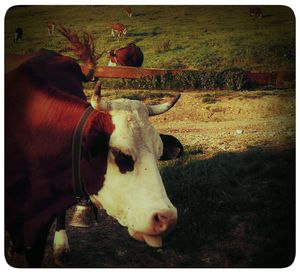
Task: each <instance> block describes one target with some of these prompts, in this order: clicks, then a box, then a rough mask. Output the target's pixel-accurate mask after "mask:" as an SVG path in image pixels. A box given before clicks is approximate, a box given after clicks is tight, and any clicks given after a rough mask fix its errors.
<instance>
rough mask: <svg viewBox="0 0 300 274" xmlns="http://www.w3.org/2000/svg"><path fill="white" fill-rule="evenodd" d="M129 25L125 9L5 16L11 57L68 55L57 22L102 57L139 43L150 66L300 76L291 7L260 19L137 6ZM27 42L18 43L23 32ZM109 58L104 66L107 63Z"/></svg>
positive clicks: (34, 9)
mask: <svg viewBox="0 0 300 274" xmlns="http://www.w3.org/2000/svg"><path fill="white" fill-rule="evenodd" d="M132 9H133V12H134V14H133V17H132V18H129V17H127V15H126V14H125V12H124V11H123V8H122V7H121V6H94V7H92V6H28V7H16V8H13V9H10V10H9V11H8V12H7V14H6V17H5V50H6V52H5V53H6V54H24V53H30V52H34V51H37V50H38V49H40V48H48V49H52V50H60V49H62V48H63V47H64V45H65V41H64V38H63V37H62V36H61V35H60V34H59V33H58V32H56V33H55V35H54V36H53V37H48V35H47V22H48V21H49V20H53V21H55V22H56V23H60V24H63V25H64V26H66V27H68V28H72V29H74V30H77V31H79V32H82V31H89V32H91V33H92V34H93V35H94V37H95V40H96V51H97V53H101V52H103V51H108V50H110V49H112V48H118V47H122V46H124V45H126V44H128V43H130V42H134V43H136V44H137V45H138V46H139V47H141V49H142V51H143V52H144V56H145V58H144V64H143V66H144V67H155V68H196V69H201V70H223V69H225V68H232V67H239V68H241V69H244V70H251V71H274V70H294V69H295V17H294V14H293V11H292V10H291V9H289V8H288V7H285V6H263V7H262V11H263V17H262V18H261V19H259V18H253V17H250V15H249V7H248V6H133V7H132ZM113 22H122V23H123V24H124V25H125V26H126V27H127V29H128V34H127V36H126V37H124V38H122V39H120V41H118V40H117V39H116V38H112V37H111V36H110V31H111V30H110V26H111V24H112V23H113ZM18 26H21V27H22V28H23V30H24V41H23V42H20V43H13V35H14V30H15V28H16V27H18ZM107 61H108V60H107V57H106V56H105V55H104V56H103V57H102V58H101V59H100V60H99V61H98V64H99V65H106V64H107Z"/></svg>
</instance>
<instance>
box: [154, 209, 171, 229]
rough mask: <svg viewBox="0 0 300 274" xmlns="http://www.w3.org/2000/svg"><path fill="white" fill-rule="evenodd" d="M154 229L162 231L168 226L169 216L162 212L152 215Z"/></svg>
mask: <svg viewBox="0 0 300 274" xmlns="http://www.w3.org/2000/svg"><path fill="white" fill-rule="evenodd" d="M152 220H153V226H154V230H155V231H156V232H160V233H161V232H164V231H166V230H167V228H168V226H169V223H170V221H169V216H168V214H164V213H159V212H158V213H155V214H154V215H153V217H152Z"/></svg>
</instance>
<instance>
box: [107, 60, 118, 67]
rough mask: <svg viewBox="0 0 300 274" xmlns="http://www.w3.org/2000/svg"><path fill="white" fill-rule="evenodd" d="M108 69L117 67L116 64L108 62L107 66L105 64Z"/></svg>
mask: <svg viewBox="0 0 300 274" xmlns="http://www.w3.org/2000/svg"><path fill="white" fill-rule="evenodd" d="M107 65H108V66H109V67H116V66H117V63H115V62H112V61H111V60H109V62H108V64H107Z"/></svg>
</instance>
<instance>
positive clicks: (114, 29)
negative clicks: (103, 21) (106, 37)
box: [111, 23, 127, 38]
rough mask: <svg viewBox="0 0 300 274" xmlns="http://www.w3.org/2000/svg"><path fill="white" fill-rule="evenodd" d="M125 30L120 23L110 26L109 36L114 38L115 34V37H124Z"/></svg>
mask: <svg viewBox="0 0 300 274" xmlns="http://www.w3.org/2000/svg"><path fill="white" fill-rule="evenodd" d="M126 33H127V30H126V28H125V26H124V25H123V24H122V23H113V24H112V25H111V36H112V37H115V36H116V34H117V37H118V38H120V37H121V36H124V35H126Z"/></svg>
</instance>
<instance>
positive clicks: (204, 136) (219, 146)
mask: <svg viewBox="0 0 300 274" xmlns="http://www.w3.org/2000/svg"><path fill="white" fill-rule="evenodd" d="M205 101H208V102H205ZM151 119H152V123H153V124H154V125H155V127H156V129H157V130H158V131H159V132H161V133H169V134H173V135H175V136H176V137H177V138H179V139H180V140H181V142H182V143H183V144H184V145H188V146H197V147H200V148H201V149H203V151H204V153H208V154H211V153H218V152H220V151H243V150H246V149H247V148H249V147H253V146H264V147H265V146H290V145H294V142H295V140H294V138H295V94H294V92H293V91H280V92H272V91H256V92H224V91H219V92H215V93H214V94H212V96H211V97H209V96H208V95H207V93H183V94H182V96H181V98H180V100H179V101H178V103H177V104H176V107H174V108H173V109H172V110H170V111H169V112H167V113H165V114H163V115H159V116H156V117H153V118H151Z"/></svg>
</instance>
